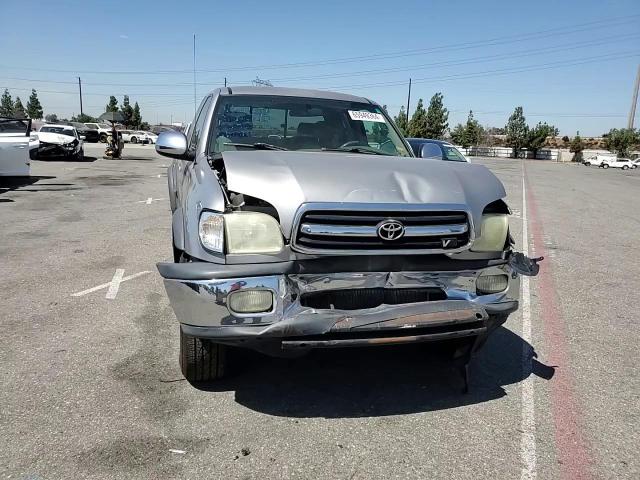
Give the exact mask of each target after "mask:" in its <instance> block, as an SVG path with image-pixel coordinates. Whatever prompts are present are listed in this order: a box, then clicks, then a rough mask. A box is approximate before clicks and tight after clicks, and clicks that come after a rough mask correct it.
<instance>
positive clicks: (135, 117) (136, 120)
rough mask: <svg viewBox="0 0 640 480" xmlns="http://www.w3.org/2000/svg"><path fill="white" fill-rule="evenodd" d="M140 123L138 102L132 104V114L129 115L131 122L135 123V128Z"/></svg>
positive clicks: (140, 116)
mask: <svg viewBox="0 0 640 480" xmlns="http://www.w3.org/2000/svg"><path fill="white" fill-rule="evenodd" d="M141 123H142V115H141V114H140V106H139V105H138V102H136V103H135V105H134V106H133V114H132V115H131V124H132V125H135V126H136V127H137V128H140V127H139V126H140V124H141Z"/></svg>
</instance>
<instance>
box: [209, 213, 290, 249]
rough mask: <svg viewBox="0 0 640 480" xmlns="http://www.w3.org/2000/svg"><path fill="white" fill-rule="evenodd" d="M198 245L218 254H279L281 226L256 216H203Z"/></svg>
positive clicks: (258, 215)
mask: <svg viewBox="0 0 640 480" xmlns="http://www.w3.org/2000/svg"><path fill="white" fill-rule="evenodd" d="M198 230H199V234H200V242H201V243H202V245H203V246H204V247H205V248H206V249H207V250H211V251H213V252H217V253H224V252H225V245H226V253H278V252H280V251H281V250H282V248H283V247H284V242H283V241H282V233H281V231H280V225H279V224H278V222H277V221H276V219H275V218H273V217H272V216H270V215H267V214H264V213H258V212H235V213H227V214H224V215H223V214H220V213H214V212H206V211H205V212H202V215H201V216H200V225H199V229H198Z"/></svg>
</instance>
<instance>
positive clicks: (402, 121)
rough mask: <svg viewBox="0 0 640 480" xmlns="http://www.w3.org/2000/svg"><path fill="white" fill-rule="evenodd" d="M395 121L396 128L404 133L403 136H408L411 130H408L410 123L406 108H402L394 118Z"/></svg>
mask: <svg viewBox="0 0 640 480" xmlns="http://www.w3.org/2000/svg"><path fill="white" fill-rule="evenodd" d="M393 121H394V123H395V124H396V126H397V127H398V128H399V129H400V132H401V133H402V135H405V136H406V135H408V134H409V129H408V123H409V122H407V112H405V111H404V106H402V107H400V111H399V112H398V115H397V116H396V117H394V118H393Z"/></svg>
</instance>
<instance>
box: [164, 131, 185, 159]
mask: <svg viewBox="0 0 640 480" xmlns="http://www.w3.org/2000/svg"><path fill="white" fill-rule="evenodd" d="M156 152H158V153H159V154H160V155H164V156H165V157H171V158H178V159H181V160H188V159H187V158H186V157H185V154H186V153H187V137H185V136H184V133H182V132H177V131H175V130H174V131H171V132H162V133H161V134H160V135H158V140H157V141H156Z"/></svg>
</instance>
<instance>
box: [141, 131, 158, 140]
mask: <svg viewBox="0 0 640 480" xmlns="http://www.w3.org/2000/svg"><path fill="white" fill-rule="evenodd" d="M138 133H139V134H140V136H141V138H145V139H146V140H147V142H148V143H156V141H157V140H158V135H156V134H155V133H153V132H144V131H142V130H141V131H139V132H138Z"/></svg>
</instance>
